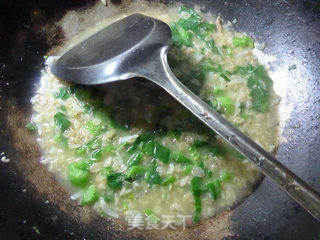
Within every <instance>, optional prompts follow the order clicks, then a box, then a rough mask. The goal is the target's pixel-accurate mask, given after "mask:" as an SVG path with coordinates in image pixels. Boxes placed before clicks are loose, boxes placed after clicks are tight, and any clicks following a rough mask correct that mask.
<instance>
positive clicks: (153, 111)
mask: <svg viewBox="0 0 320 240" xmlns="http://www.w3.org/2000/svg"><path fill="white" fill-rule="evenodd" d="M142 13H143V14H146V15H150V16H152V17H155V18H159V19H160V20H162V21H165V22H166V23H168V24H169V25H170V27H171V30H172V46H171V48H170V50H169V54H168V61H169V65H170V67H171V68H172V70H173V72H174V73H175V75H176V76H177V77H178V78H179V79H180V80H181V81H182V82H183V83H184V84H185V85H186V86H187V87H188V88H189V89H191V90H192V91H193V92H194V93H196V94H197V95H199V96H200V97H201V98H202V99H203V100H204V101H206V102H207V103H208V104H209V105H210V106H211V107H212V108H214V109H216V110H217V111H218V112H220V113H221V114H222V115H223V116H224V117H225V118H227V119H228V120H229V121H230V122H232V123H233V124H234V125H235V126H237V127H238V128H239V129H241V130H242V131H244V132H245V133H246V134H247V135H248V136H250V137H251V138H253V139H254V140H255V141H256V142H258V143H259V144H260V145H262V146H263V147H264V148H265V149H267V150H268V151H270V152H272V151H273V150H274V148H275V143H276V140H277V128H276V126H277V123H278V118H277V102H278V97H277V96H276V95H275V93H274V91H273V89H272V80H271V79H270V78H269V76H268V73H267V71H266V70H265V68H264V67H263V66H262V65H260V64H259V62H258V60H257V58H256V57H255V55H254V53H253V49H254V48H255V43H254V41H253V39H252V38H250V37H249V36H247V35H245V34H241V33H237V32H234V31H231V30H228V29H225V28H223V27H222V26H221V24H220V21H219V19H211V18H209V19H208V18H205V17H204V16H203V15H202V14H201V12H200V11H195V10H193V9H191V8H186V7H181V8H177V9H176V11H173V12H168V13H167V12H163V11H151V12H142ZM121 17H124V16H121ZM54 60H55V58H53V57H49V58H48V59H47V62H46V63H47V67H46V68H45V70H44V71H43V73H42V79H41V81H42V82H41V87H40V89H39V91H38V92H37V93H36V95H35V96H34V97H33V98H32V100H31V102H32V104H33V110H34V114H33V116H32V119H31V123H30V124H28V125H27V127H28V128H29V129H30V130H36V131H37V132H38V134H39V138H38V142H39V144H40V147H41V150H42V153H43V157H42V159H41V162H42V163H44V164H46V165H47V166H48V169H49V171H51V172H53V173H54V174H55V175H56V176H57V178H58V179H59V181H60V182H62V183H63V185H64V186H66V188H67V189H68V190H69V191H70V194H71V195H72V199H74V200H76V201H78V202H79V204H80V205H82V206H90V207H93V208H94V209H96V210H97V211H98V213H101V214H102V215H107V216H111V217H115V218H117V217H125V216H126V214H127V213H128V212H130V211H135V212H136V213H137V214H141V216H151V215H152V216H154V217H156V218H159V219H161V217H162V216H163V215H172V216H173V217H174V218H177V220H178V216H181V215H183V216H190V218H192V220H193V222H198V221H199V220H201V219H204V218H208V217H211V216H213V215H215V214H217V213H220V212H221V211H223V210H225V209H228V208H230V207H231V206H233V205H234V204H235V203H237V202H238V201H240V200H241V199H242V198H243V197H245V196H246V195H248V194H249V193H250V192H251V191H252V189H253V187H254V186H255V185H256V184H257V182H258V181H259V179H261V174H260V173H259V172H258V171H257V170H256V169H255V168H254V167H253V166H252V165H251V164H250V163H249V162H248V161H247V160H246V159H245V158H243V157H242V156H241V155H240V154H239V153H237V152H236V151H235V150H233V149H232V148H231V147H229V146H228V145H227V144H226V143H225V142H224V141H223V140H221V139H220V138H219V137H218V136H217V135H216V134H215V133H214V132H213V131H211V130H209V129H208V128H207V127H205V126H204V125H203V124H202V123H201V122H200V121H198V120H197V119H196V117H194V116H193V115H192V114H191V113H189V111H188V110H186V109H185V108H184V107H182V106H181V105H180V104H179V103H178V102H177V101H176V100H174V99H173V98H172V97H171V96H169V95H168V94H167V93H165V92H164V90H162V89H161V88H160V87H158V86H155V85H154V84H152V83H150V82H148V81H146V80H143V79H132V80H128V81H122V82H118V83H113V84H111V85H105V86H99V87H98V88H92V87H85V86H79V85H73V84H70V83H67V82H64V81H63V80H61V79H58V78H57V77H55V76H54V75H53V74H52V73H51V72H50V64H51V63H52V62H53V61H54Z"/></svg>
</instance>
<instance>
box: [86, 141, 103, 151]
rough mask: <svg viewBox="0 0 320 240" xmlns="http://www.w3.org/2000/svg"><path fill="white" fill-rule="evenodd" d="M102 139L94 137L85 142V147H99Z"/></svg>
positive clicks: (92, 148) (91, 148)
mask: <svg viewBox="0 0 320 240" xmlns="http://www.w3.org/2000/svg"><path fill="white" fill-rule="evenodd" d="M101 144H102V141H101V139H99V138H94V139H92V140H90V141H89V142H87V143H86V144H85V147H86V148H88V150H89V151H92V150H94V149H98V148H101Z"/></svg>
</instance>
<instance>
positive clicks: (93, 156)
mask: <svg viewBox="0 0 320 240" xmlns="http://www.w3.org/2000/svg"><path fill="white" fill-rule="evenodd" d="M101 156H102V149H95V150H93V151H92V152H91V154H90V159H91V160H93V161H96V160H99V159H100V158H101Z"/></svg>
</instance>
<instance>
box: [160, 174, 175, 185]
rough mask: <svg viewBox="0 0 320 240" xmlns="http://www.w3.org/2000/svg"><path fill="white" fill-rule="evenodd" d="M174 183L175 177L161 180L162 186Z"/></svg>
mask: <svg viewBox="0 0 320 240" xmlns="http://www.w3.org/2000/svg"><path fill="white" fill-rule="evenodd" d="M175 181H176V177H175V176H167V177H166V178H165V179H163V180H162V182H161V185H162V186H168V185H169V184H170V183H174V182H175Z"/></svg>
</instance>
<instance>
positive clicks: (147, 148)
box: [141, 140, 156, 154]
mask: <svg viewBox="0 0 320 240" xmlns="http://www.w3.org/2000/svg"><path fill="white" fill-rule="evenodd" d="M155 144H156V143H155V141H154V140H149V141H143V142H142V143H141V151H142V153H144V154H154V150H155Z"/></svg>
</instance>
